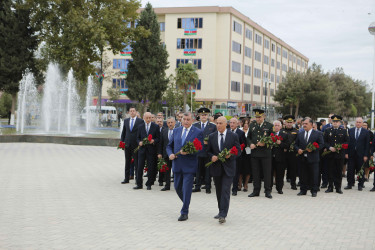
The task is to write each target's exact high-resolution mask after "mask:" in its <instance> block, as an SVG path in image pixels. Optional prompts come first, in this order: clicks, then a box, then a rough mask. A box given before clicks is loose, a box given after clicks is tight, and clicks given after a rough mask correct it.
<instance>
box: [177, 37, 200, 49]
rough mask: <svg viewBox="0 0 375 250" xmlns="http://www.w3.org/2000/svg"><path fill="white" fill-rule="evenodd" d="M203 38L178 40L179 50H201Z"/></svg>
mask: <svg viewBox="0 0 375 250" xmlns="http://www.w3.org/2000/svg"><path fill="white" fill-rule="evenodd" d="M201 48H202V38H177V49H201Z"/></svg>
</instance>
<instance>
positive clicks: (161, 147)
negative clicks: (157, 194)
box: [158, 117, 176, 191]
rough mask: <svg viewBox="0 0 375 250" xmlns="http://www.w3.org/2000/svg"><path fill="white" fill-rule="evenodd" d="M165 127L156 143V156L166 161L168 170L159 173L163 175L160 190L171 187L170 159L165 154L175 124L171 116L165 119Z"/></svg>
mask: <svg viewBox="0 0 375 250" xmlns="http://www.w3.org/2000/svg"><path fill="white" fill-rule="evenodd" d="M167 125H168V128H167V129H163V130H162V131H161V135H160V142H159V144H158V158H159V159H161V158H163V159H164V161H165V162H166V163H167V167H168V170H167V171H166V172H165V173H159V174H161V175H162V176H163V177H165V186H164V187H163V188H162V189H161V191H167V190H170V189H171V170H172V161H171V160H170V159H169V157H168V154H167V145H168V143H169V138H172V137H173V129H174V127H175V125H176V120H175V119H174V118H173V117H169V118H168V120H167Z"/></svg>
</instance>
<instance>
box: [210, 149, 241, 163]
mask: <svg viewBox="0 0 375 250" xmlns="http://www.w3.org/2000/svg"><path fill="white" fill-rule="evenodd" d="M228 155H231V156H232V155H238V150H237V148H236V147H235V146H233V147H232V148H231V150H228V149H227V148H224V149H223V150H222V151H221V152H220V153H219V154H218V155H217V158H218V160H219V161H221V162H225V160H226V159H227V158H226V157H227V156H228ZM212 163H214V162H213V161H210V162H209V163H207V164H206V165H205V166H206V167H209V166H210V165H211V164H212Z"/></svg>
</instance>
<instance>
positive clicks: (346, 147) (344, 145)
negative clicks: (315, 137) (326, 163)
mask: <svg viewBox="0 0 375 250" xmlns="http://www.w3.org/2000/svg"><path fill="white" fill-rule="evenodd" d="M333 147H334V148H335V149H336V151H335V153H340V150H341V149H348V144H340V143H336V144H335V146H333ZM330 153H334V152H332V151H331V150H327V151H325V152H323V154H322V156H323V157H324V156H326V155H328V154H330Z"/></svg>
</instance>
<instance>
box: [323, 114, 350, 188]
mask: <svg viewBox="0 0 375 250" xmlns="http://www.w3.org/2000/svg"><path fill="white" fill-rule="evenodd" d="M331 120H332V127H330V128H327V129H326V130H325V131H324V148H325V149H324V150H325V151H327V150H330V151H331V153H330V154H328V155H327V156H325V158H326V161H327V166H328V183H329V186H328V189H327V190H326V191H325V192H326V193H331V192H333V185H335V189H336V193H339V194H342V190H341V182H342V168H343V166H344V160H345V150H344V149H341V150H339V151H338V152H337V151H336V148H335V145H336V144H348V132H347V130H346V129H344V128H341V127H340V124H341V120H342V117H341V116H339V115H333V116H331Z"/></svg>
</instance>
